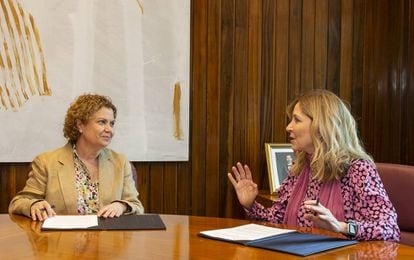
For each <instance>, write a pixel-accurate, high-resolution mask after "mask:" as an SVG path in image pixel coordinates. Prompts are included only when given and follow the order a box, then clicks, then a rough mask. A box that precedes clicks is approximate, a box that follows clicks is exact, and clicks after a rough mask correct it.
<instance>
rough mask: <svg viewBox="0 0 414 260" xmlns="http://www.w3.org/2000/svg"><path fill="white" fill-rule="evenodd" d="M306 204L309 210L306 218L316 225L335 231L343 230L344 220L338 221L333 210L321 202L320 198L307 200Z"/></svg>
mask: <svg viewBox="0 0 414 260" xmlns="http://www.w3.org/2000/svg"><path fill="white" fill-rule="evenodd" d="M304 205H305V209H306V210H308V211H309V213H307V214H305V219H307V220H310V221H313V223H314V224H315V225H316V227H318V228H322V229H326V230H330V231H333V232H343V224H344V222H340V221H338V220H337V219H336V218H335V216H334V215H333V214H332V212H331V211H330V210H329V209H328V208H325V207H324V206H323V205H322V204H321V203H320V201H319V198H317V199H316V200H307V201H305V202H304Z"/></svg>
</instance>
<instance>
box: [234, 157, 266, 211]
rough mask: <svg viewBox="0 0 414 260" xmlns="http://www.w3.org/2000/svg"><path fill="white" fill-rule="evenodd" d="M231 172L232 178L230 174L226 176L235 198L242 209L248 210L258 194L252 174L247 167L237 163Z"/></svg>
mask: <svg viewBox="0 0 414 260" xmlns="http://www.w3.org/2000/svg"><path fill="white" fill-rule="evenodd" d="M231 170H232V171H233V175H234V177H233V175H232V174H231V173H230V172H229V173H227V176H228V178H229V180H230V182H231V183H232V184H233V187H234V189H235V191H236V194H237V198H238V199H239V202H240V204H241V205H242V206H243V207H244V208H246V209H250V208H251V207H252V205H253V202H254V200H255V199H256V196H257V194H259V190H258V189H257V184H256V183H254V182H253V179H252V173H251V172H250V169H249V167H248V166H247V165H244V166H243V165H242V164H241V163H239V162H238V163H237V164H236V166H233V167H232V168H231Z"/></svg>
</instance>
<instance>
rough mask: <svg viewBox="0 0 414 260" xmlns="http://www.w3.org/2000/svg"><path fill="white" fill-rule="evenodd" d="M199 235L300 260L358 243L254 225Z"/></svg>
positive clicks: (210, 231) (205, 232)
mask: <svg viewBox="0 0 414 260" xmlns="http://www.w3.org/2000/svg"><path fill="white" fill-rule="evenodd" d="M199 235H200V236H203V237H207V238H212V239H218V240H223V241H227V242H232V243H238V244H243V245H246V246H252V247H258V248H263V249H269V250H274V251H280V252H284V253H289V254H294V255H299V256H308V255H311V254H316V253H320V252H323V251H327V250H330V249H334V248H339V247H344V246H349V245H353V244H356V243H358V242H357V241H355V240H348V239H343V238H337V237H331V236H326V235H318V234H310V233H299V232H297V231H295V230H288V229H279V228H273V227H267V226H262V225H257V224H247V225H242V226H238V227H234V228H227V229H216V230H209V231H202V232H200V233H199Z"/></svg>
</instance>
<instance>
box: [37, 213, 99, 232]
mask: <svg viewBox="0 0 414 260" xmlns="http://www.w3.org/2000/svg"><path fill="white" fill-rule="evenodd" d="M94 226H98V217H97V216H96V215H79V216H77V215H75V216H72V215H70V216H54V217H50V218H47V219H46V220H45V221H44V222H43V225H42V228H44V229H79V228H80V229H83V228H89V227H94Z"/></svg>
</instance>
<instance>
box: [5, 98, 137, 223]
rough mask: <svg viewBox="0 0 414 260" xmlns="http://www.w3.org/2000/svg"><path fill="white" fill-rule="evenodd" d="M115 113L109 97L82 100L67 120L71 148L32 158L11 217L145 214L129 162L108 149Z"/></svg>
mask: <svg viewBox="0 0 414 260" xmlns="http://www.w3.org/2000/svg"><path fill="white" fill-rule="evenodd" d="M116 113H117V109H116V107H115V106H114V105H113V104H112V102H111V100H110V99H109V98H108V97H105V96H100V95H95V94H85V95H82V96H79V97H78V98H77V100H75V102H74V103H72V104H71V106H70V107H69V109H68V111H67V113H66V117H65V123H64V128H63V133H64V136H65V137H66V138H67V139H68V143H67V144H66V145H65V146H63V147H61V148H58V149H56V150H54V151H51V152H46V153H42V154H40V155H38V156H37V157H36V158H35V159H34V161H33V162H32V169H31V171H30V173H29V176H28V180H27V182H26V186H25V187H24V188H23V190H22V191H20V192H19V193H18V194H17V195H16V196H15V197H14V198H13V200H12V201H11V202H10V205H9V212H10V213H15V214H22V215H25V216H28V217H31V218H32V219H33V220H39V221H43V220H44V219H46V218H48V217H50V216H54V215H56V214H64V215H85V214H97V215H98V216H99V217H105V218H106V217H119V216H120V215H122V214H140V213H143V212H144V208H143V206H142V204H141V202H140V201H139V199H138V191H137V190H136V188H135V182H134V180H133V177H132V171H131V165H130V163H129V161H128V160H127V158H126V157H125V156H124V155H122V154H119V153H116V152H115V151H113V150H111V149H108V148H106V146H108V145H109V143H110V142H111V140H112V137H113V136H114V124H115V119H116Z"/></svg>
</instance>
